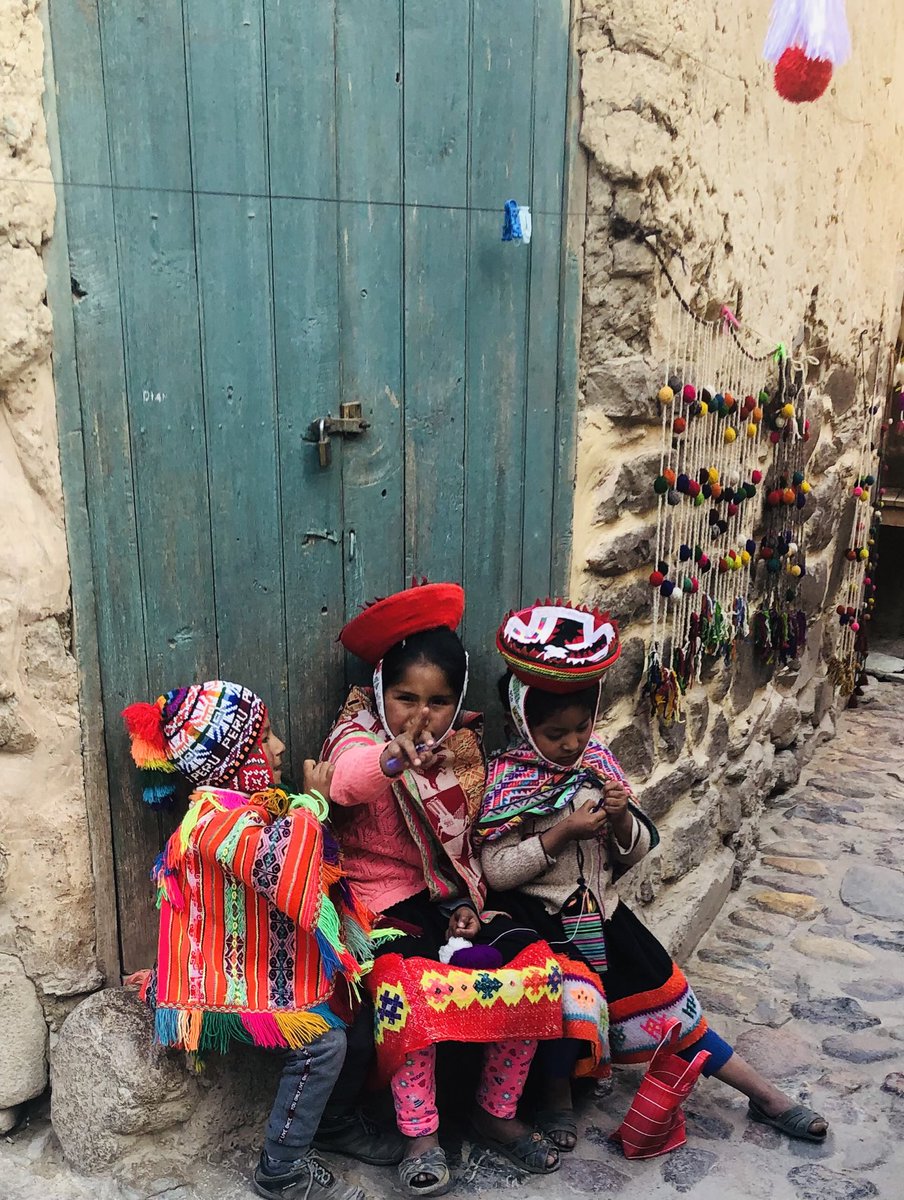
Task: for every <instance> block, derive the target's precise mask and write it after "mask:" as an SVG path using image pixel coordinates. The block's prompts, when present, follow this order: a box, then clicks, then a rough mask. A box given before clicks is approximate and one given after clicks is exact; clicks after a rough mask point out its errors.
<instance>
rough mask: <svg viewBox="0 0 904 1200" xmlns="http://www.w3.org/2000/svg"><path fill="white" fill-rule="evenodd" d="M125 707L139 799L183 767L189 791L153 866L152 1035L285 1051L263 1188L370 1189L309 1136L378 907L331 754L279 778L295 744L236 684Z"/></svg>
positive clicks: (346, 1193) (322, 1198)
mask: <svg viewBox="0 0 904 1200" xmlns="http://www.w3.org/2000/svg"><path fill="white" fill-rule="evenodd" d="M123 716H124V717H125V720H126V724H127V727H128V729H129V732H130V735H131V739H132V755H133V757H134V759H135V762H136V763H137V764H138V765H139V766H140V767H142V768H144V769H145V775H146V779H145V782H146V786H145V799H146V800H147V801H148V802H149V803H153V804H159V803H163V802H165V801H166V800H167V799H168V798H169V797H170V796H172V794H173V793H174V792H175V786H176V781H177V780H178V779H179V778H180V777H181V778H182V779H183V780H186V781H187V782H188V783H189V785H190V786H191V787H192V788H193V789H194V790H193V792H192V794H191V796H190V798H189V807H188V812H187V814H186V816H185V818H184V820H183V821H182V824H181V825H180V827H179V828H178V829H177V830H176V832H175V833H174V834H173V836H172V837H171V838H170V840H169V842H168V843H167V846H166V849H165V850H164V851H163V853H162V854H161V855H160V857H159V858H158V860H157V863H156V864H155V868H154V878H155V879H156V882H157V885H158V906H159V908H160V936H159V942H158V958H157V965H156V967H155V968H154V970H153V971H152V972H150V973H149V977H148V979H147V980H146V982H145V985H144V987H143V989H142V996H143V998H144V999H146V1000H147V1001H148V1002H149V1003H150V1004H151V1005H152V1006H153V1007H154V1009H155V1041H157V1042H159V1043H160V1044H161V1045H164V1046H177V1047H180V1048H182V1049H184V1050H188V1051H190V1052H193V1053H204V1052H205V1051H208V1050H218V1051H225V1050H227V1049H228V1048H229V1046H230V1044H231V1043H232V1042H234V1041H236V1042H246V1043H248V1042H250V1043H254V1044H255V1045H258V1046H263V1047H266V1048H268V1049H279V1050H284V1051H287V1053H286V1058H285V1065H284V1067H283V1072H282V1076H281V1078H280V1082H279V1088H278V1091H277V1094H276V1099H275V1101H274V1104H273V1109H272V1112H271V1114H270V1119H269V1122H268V1124H267V1131H266V1137H265V1140H264V1146H263V1150H262V1151H261V1156H260V1161H259V1163H258V1165H257V1167H256V1169H255V1171H254V1188H255V1191H256V1192H257V1193H258V1195H260V1196H264V1197H270V1198H276V1197H282V1198H284V1200H292V1198H294V1197H299V1198H300V1197H302V1196H303V1197H305V1200H364V1193H363V1192H362V1191H361V1189H360V1188H357V1187H351V1186H347V1185H345V1184H343V1183H342V1182H341V1181H340V1180H339V1179H337V1178H335V1177H334V1176H333V1174H332V1172H331V1171H330V1170H329V1169H328V1168H327V1167H326V1166H325V1165H324V1164H323V1163H322V1162H321V1161H320V1160H319V1159H318V1158H317V1157H316V1156H315V1155H314V1154H313V1152H312V1151H311V1149H310V1147H311V1140H312V1137H313V1134H314V1131H315V1130H316V1128H317V1123H318V1121H319V1119H320V1115H321V1112H322V1111H323V1108H324V1105H325V1104H326V1102H327V1100H328V1098H329V1095H330V1092H331V1091H332V1088H333V1084H334V1082H335V1081H336V1078H337V1076H338V1074H339V1071H340V1069H341V1067H342V1062H343V1059H344V1057H345V1031H344V1022H343V1020H341V1019H340V1016H338V1015H337V1014H336V1012H334V1011H333V1008H332V1007H331V1001H332V1004H333V1006H334V1007H335V1008H336V1009H337V1010H338V1011H340V1012H341V1011H343V1010H344V1011H345V1012H346V1014H347V1011H348V1004H347V1001H348V997H349V991H350V989H354V988H355V987H356V985H357V981H358V980H359V979H360V977H361V975H362V971H363V969H364V968H366V967H367V966H369V964H370V962H371V960H372V948H371V939H370V937H369V936H368V935H369V931H370V923H369V914H368V913H367V912H366V910H365V909H364V908H363V907H362V906H361V905H360V904H359V903H358V902H357V901H356V900H355V898H354V896H353V895H352V894H351V891H350V890H349V889H348V885H347V883H346V882H345V881H344V880H343V871H342V868H341V865H340V862H339V853H338V847H337V845H336V843H335V841H334V840H333V838H332V837H331V835H330V834H329V832H328V830H327V829H326V828H325V826H324V825H323V823H322V822H323V820H324V818H325V817H326V814H327V809H328V805H327V797H328V796H329V791H330V780H331V777H332V774H333V768H332V767H331V766H329V765H328V764H327V763H316V764H315V763H314V762H313V761H312V760H308V761H307V762H305V764H304V790H305V794H304V795H302V796H288V795H287V794H286V792H284V791H282V790H281V789H280V788H279V783H280V781H281V775H282V768H281V763H282V755H283V751H284V750H285V746H284V745H283V743H282V742H280V740H279V739H278V738H277V736H276V735H275V733H274V732H273V731H272V729H271V727H270V720H269V717H268V715H267V709H266V707H265V706H264V703H263V701H262V700H261V699H260V698H259V697H258V696H256V695H255V694H254V693H253V692H251V691H249V690H248V689H247V688H244V687H240V686H238V685H237V684H234V683H225V682H223V681H220V680H214V681H212V682H209V683H202V684H198V685H195V686H193V687H189V688H179V689H178V690H176V691H172V692H168V693H167V694H166V695H165V696H162V697H161V698H160V699H159V700H158V701H157V703H156V704H134V705H132V706H131V707H130V708H127V709H126V710H125V712H124V713H123ZM340 885H341V886H340ZM350 948H351V949H353V953H350ZM343 993H344V995H343Z"/></svg>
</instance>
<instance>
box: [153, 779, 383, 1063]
mask: <svg viewBox="0 0 904 1200" xmlns="http://www.w3.org/2000/svg"><path fill="white" fill-rule="evenodd" d="M325 815H326V803H325V801H322V800H320V799H319V798H318V797H311V796H293V797H290V796H288V795H287V794H286V793H285V792H284V791H281V790H279V789H270V790H268V791H266V792H260V793H257V794H255V795H253V796H248V795H246V794H244V793H242V792H234V791H228V790H225V789H218V788H204V789H201V790H199V791H197V792H195V793H194V794H193V795H192V796H191V798H190V801H189V809H188V813H187V814H186V816H185V818H184V820H183V821H182V824H181V826H180V827H179V828H178V829H177V830H176V832H175V833H174V834H173V836H172V837H171V838H170V840H169V842H168V843H167V846H166V849H165V850H164V851H163V853H162V854H161V855H160V857H159V858H158V860H157V863H156V864H155V867H154V871H153V877H154V879H155V880H156V883H157V888H158V907H159V909H160V935H159V943H158V958H157V966H156V968H155V970H154V971H153V972H151V973H150V975H149V977H148V979H147V980H146V982H145V984H144V987H143V989H142V994H143V997H144V998H145V999H146V1000H147V1001H148V1002H149V1003H150V1004H152V1005H153V1006H154V1007H155V1010H156V1012H155V1040H156V1041H157V1042H159V1043H161V1044H163V1045H166V1046H178V1047H181V1048H182V1049H185V1050H189V1051H201V1052H203V1051H205V1050H220V1051H223V1050H226V1049H228V1047H229V1046H230V1044H231V1043H232V1042H233V1041H239V1042H249V1043H254V1044H255V1045H258V1046H265V1047H269V1048H272V1049H279V1048H283V1049H285V1048H298V1047H300V1046H303V1045H305V1044H307V1043H309V1042H311V1041H313V1040H314V1039H315V1038H317V1037H319V1036H320V1035H321V1034H322V1033H324V1032H325V1031H326V1030H327V1029H328V1028H330V1027H337V1026H340V1025H342V1024H343V1021H342V1019H341V1017H340V1015H338V1012H337V1011H336V1010H339V1011H342V1010H343V1009H344V1011H345V1013H346V1015H347V1014H348V1006H347V1003H343V998H344V999H345V1000H347V998H348V994H349V992H350V993H352V994H357V987H358V981H359V980H360V978H361V977H362V975H363V974H364V973H365V972H366V971H367V970H369V969H370V966H371V964H372V961H373V959H372V946H373V941H372V939H377V940H379V938H380V936H381V935H380V934H379V933H372V931H371V914H370V913H369V912H368V911H367V910H366V909H365V908H364V907H363V905H361V904H359V903H358V902H357V901H356V899H355V897H354V895H353V894H352V891H351V888H350V886H349V884H348V881H347V880H346V879H345V878H344V876H343V872H342V866H341V863H340V859H339V849H338V846H337V844H336V842H335V840H334V839H333V837H332V835H331V834H330V832H329V830H328V829H327V828H326V826H325V825H324V824H323V818H324V817H325ZM384 936H385V935H384ZM342 983H344V985H347V986H343V987H341V988H340V989H339V991H338V992H337V993H336V996H337V998H336V1000H334V1002H333V1004H332V1006H331V1004H330V1001H331V997H333V994H334V990H336V988H337V985H339V984H342ZM340 993H341V995H340Z"/></svg>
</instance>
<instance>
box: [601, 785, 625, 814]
mask: <svg viewBox="0 0 904 1200" xmlns="http://www.w3.org/2000/svg"><path fill="white" fill-rule="evenodd" d="M603 808H604V809H605V810H606V812H607V814H608V815H609V817H610V818H612V820H613V822H615V821H617V820H618V819H619V817H620V816H622V815H623V814H624V813H626V812H627V811H628V789H627V788H626V787H625V785H624V784H623V783H622V782H621V780H619V779H607V780H606V783H605V786H604V788H603Z"/></svg>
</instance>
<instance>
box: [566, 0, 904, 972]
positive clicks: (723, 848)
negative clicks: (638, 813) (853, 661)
mask: <svg viewBox="0 0 904 1200" xmlns="http://www.w3.org/2000/svg"><path fill="white" fill-rule="evenodd" d="M769 8H770V0H756V2H755V3H751V2H750V0H744V2H742V3H739V4H734V5H717V4H687V3H685V0H584V13H583V20H582V22H581V35H580V50H581V57H582V67H583V71H582V86H583V100H584V111H583V124H582V140H583V143H584V145H585V147H586V149H587V151H588V154H589V159H590V171H589V215H588V221H587V230H586V244H585V255H586V261H585V287H584V311H583V331H582V345H581V366H582V376H581V386H582V402H581V412H580V435H579V452H578V489H577V499H576V520H575V561H574V578H573V590H574V591H575V592H577V593H579V594H581V595H582V596H584V597H585V598H586V599H588V600H592V601H594V602H596V603H599V604H601V605H604V606H606V607H609V608H611V609H612V611H613V612H614V613H615V614H617V615H618V616H619V617H620V618H621V620H622V627H623V631H624V640H625V653H624V656H623V659H622V662H621V663H620V664H619V665H618V667H617V668H616V670H615V671H614V672H613V674H612V678H611V680H610V682H609V684H608V686H607V689H606V705H607V708H606V711H605V713H604V719H605V728H606V730H607V733H608V736H609V737H610V738H611V740H612V743H613V746H614V747H615V749H616V751H617V752H618V754H619V755H620V756H621V757H622V758H623V760H624V762H625V766H626V767H627V769H628V771H629V773H630V774H631V776H632V778H633V779H634V780H635V781H636V782H637V783H638V784H640V785H641V787H640V788H639V791H640V794H641V796H642V798H643V801H644V803H645V805H646V807H647V808H648V809H649V810H650V812H651V813H652V815H653V816H654V817H655V818H656V819H657V820H658V821H659V823H660V825H661V827H662V831H663V834H664V837H663V846H662V849H661V850H660V851H659V852H657V854H655V855H653V856H651V858H650V860H648V862H647V863H646V864H644V865H643V866H642V868H641V869H640V870H639V871H637V872H634V873H633V874H632V876H631V877H629V878H628V880H627V881H626V886H627V888H628V891H629V892H631V893H633V895H634V898H635V899H636V900H637V901H639V902H640V905H641V910H642V911H643V910H644V909H646V913H645V915H646V916H647V917H648V918H649V919H650V921H651V923H652V924H653V925H654V927H655V928H656V929H657V931H659V932H660V933H664V935H665V939H666V940H667V941H670V942H671V944H672V948H673V949H674V950H675V952H676V953H678V954H679V955H680V954H684V953H686V952H687V951H688V950H689V949H690V948H691V947H692V946H693V944H694V943H695V941H696V939H697V938H698V937H699V936H700V934H701V933H702V931H703V929H704V928H705V926H706V925H707V924H708V923H709V921H710V920H711V919H712V917H713V915H714V913H715V911H716V910H717V909H718V907H719V905H720V904H721V903H722V902H723V900H724V897H725V895H726V894H727V891H728V889H729V888H730V887H731V885H732V883H733V882H736V881H737V879H738V877H739V873H740V871H742V870H743V867H744V865H745V863H746V862H747V861H748V860H749V858H750V855H751V852H752V839H753V832H754V829H755V825H756V821H757V818H758V817H759V815H760V813H761V811H762V808H763V805H764V804H766V803H768V799H769V797H770V796H771V795H773V794H775V793H777V792H779V791H781V790H782V789H783V788H786V787H788V786H789V785H790V784H791V783H792V782H793V781H794V779H795V778H796V776H797V774H798V772H799V770H800V764H801V761H802V760H803V759H805V758H806V756H807V755H808V754H809V753H810V752H811V750H812V748H813V745H814V741H815V739H818V738H822V737H829V736H830V735H831V733H832V731H833V728H834V711H835V699H834V696H833V694H832V691H831V689H830V688H829V686H828V684H827V682H826V680H825V671H824V662H825V659H826V657H827V654H829V653H831V647H832V645H833V638H834V634H835V628H836V623H835V621H834V620H833V609H834V593H835V589H836V588H837V586H838V582H839V578H840V574H841V572H840V570H839V569H838V563H839V547H838V542H837V540H836V539H837V534H838V530H839V529H841V530H845V529H846V528H847V529H849V528H850V524H849V522H850V506H851V505H852V504H853V500H852V499H851V498H849V497H848V499H845V492H844V490H843V488H842V486H841V485H842V483H843V482H844V481H847V482H850V476H851V473H852V471H853V469H854V468H853V461H852V460H853V453H854V447H855V444H856V440H857V438H858V437H859V433H860V426H859V422H858V415H857V409H856V407H855V406H854V403H853V401H854V387H855V381H856V377H855V374H854V367H855V359H856V351H857V344H858V343H857V335H858V333H859V331H860V330H861V329H862V328H864V327H865V326H875V325H876V323H877V322H878V321H879V320H880V318H881V316H882V312H883V306H885V315H886V321H887V329H888V337H887V343H888V342H893V340H894V337H895V334H896V332H897V327H898V323H899V314H900V305H901V291H902V278H904V277H902V270H901V267H902V245H904V241H902V239H904V208H902V206H901V203H900V196H901V194H902V185H904V159H902V156H901V152H900V150H901V144H902V142H901V129H902V125H901V121H902V114H904V78H902V76H901V72H900V70H899V69H897V68H898V64H899V63H900V61H901V53H902V51H904V10H902V8H901V6H900V4H899V2H898V0H876V2H875V3H874V4H871V5H869V6H857V7H855V8H854V9H853V11H852V12H851V18H852V20H853V21H854V26H853V36H854V56H853V59H852V61H851V63H850V64H849V65H848V66H846V67H844V68H842V69H840V70H839V71H838V72H837V73H836V78H835V81H834V82H833V84H832V87H831V88H830V90H829V92H828V93H827V94H826V95H825V96H824V97H823V98H822V99H821V100H820V101H818V102H816V103H815V104H811V105H803V106H794V105H791V104H788V103H786V102H785V101H783V100H781V99H780V98H779V97H778V96H777V95H776V93H775V92H774V90H773V87H772V81H771V69H770V68H769V67H768V66H767V64H765V63H764V62H762V60H761V58H760V49H761V46H762V43H763V39H764V36H765V32H766V28H767V25H768V17H769ZM638 226H640V227H641V228H643V229H657V230H660V231H661V233H660V234H659V235H658V238H657V241H658V244H659V247H660V250H661V251H662V252H663V253H664V255H665V257H666V258H667V260H668V261H669V264H670V266H671V269H672V271H673V274H674V275H675V277H676V280H677V281H678V282H679V283H680V284H681V286H682V289H683V293H684V295H685V297H686V298H688V299H689V300H690V301H691V302H692V304H693V305H694V306H695V308H696V310H697V311H698V312H699V313H700V314H701V315H702V314H703V313H704V312H705V310H706V308H707V305H708V304H709V303H710V302H717V304H718V305H721V304H723V303H724V304H728V305H730V306H731V307H732V308H733V309H734V310H735V311H736V312H737V313H738V315H739V316H740V317H741V318H742V319H743V320H744V321H745V322H749V325H750V326H752V327H753V329H755V330H758V331H761V332H763V333H764V334H765V336H766V337H767V338H768V339H770V340H771V344H772V345H775V343H777V342H778V341H779V340H783V341H786V342H788V343H789V344H790V343H791V342H793V341H795V340H799V339H800V338H801V336H802V335H803V334H804V329H805V327H806V339H805V341H806V345H807V347H808V348H809V352H810V353H811V354H813V355H814V356H815V357H816V358H818V360H819V362H818V366H817V367H815V368H813V370H812V371H811V375H810V380H811V382H812V383H813V384H814V385H815V388H816V393H817V395H816V398H815V400H814V402H813V405H812V408H813V411H812V412H810V413H809V415H810V418H811V421H812V424H813V432H814V436H813V438H812V440H811V442H810V444H809V447H808V449H809V451H810V454H811V457H810V460H809V464H808V475H809V476H810V478H811V479H812V481H813V484H814V492H815V500H816V506H817V511H816V514H815V515H814V516H813V517H812V518H811V520H810V521H809V522H808V525H807V529H808V533H807V551H808V578H807V579H806V580H805V583H806V586H805V587H803V588H802V593H801V594H802V601H803V603H804V605H805V607H806V608H807V611H808V613H809V615H810V618H811V629H810V635H809V645H808V649H807V652H806V654H805V655H804V656H803V658H802V660H801V662H800V665H799V669H793V670H783V671H781V672H780V673H777V674H773V673H772V672H771V671H770V670H768V669H765V670H764V669H763V668H762V667H760V666H759V664H758V663H757V662H756V661H755V660H754V658H753V655H752V652H751V648H750V647H749V646H743V647H742V648H741V651H740V653H739V655H738V658H737V661H736V662H734V663H733V664H731V665H730V666H727V667H726V666H724V665H721V666H713V667H712V669H711V670H710V671H709V672H708V678H709V682H708V684H707V685H706V686H698V687H697V688H696V689H695V690H694V691H693V692H692V693H689V696H688V699H689V703H688V706H687V719H686V721H685V723H684V724H682V725H677V726H673V727H671V728H668V729H661V728H659V727H658V726H657V723H654V722H652V721H651V720H650V717H649V712H648V706H647V702H646V701H645V700H644V699H643V698H642V697H641V696H640V690H639V689H640V681H641V678H642V674H643V671H644V655H645V647H646V645H647V643H648V638H649V633H650V625H649V617H650V604H651V600H650V597H651V591H650V588H649V585H648V583H647V575H648V574H649V572H650V570H651V569H652V563H651V558H652V550H651V548H650V538H651V534H652V533H653V531H654V522H655V512H654V506H653V504H652V501H653V499H654V497H653V493H652V489H651V483H652V479H653V476H654V475H656V474H657V473H658V464H659V444H660V433H659V426H658V414H657V412H656V408H657V405H656V403H655V400H654V399H653V398H654V397H655V393H656V391H657V390H658V388H659V386H660V385H661V383H662V371H663V362H664V357H665V350H666V348H665V341H666V328H667V313H668V308H667V290H666V287H665V285H664V284H662V282H661V280H660V277H659V274H658V271H657V269H656V264H655V261H654V258H653V256H652V254H651V253H650V251H649V250H648V249H647V248H646V247H645V246H643V245H640V244H639V243H638V242H637V241H636V240H635V239H634V238H632V237H631V235H630V230H631V229H632V228H636V227H638ZM669 248H672V250H677V251H679V252H680V258H679V257H678V256H677V255H674V254H672V253H670V251H669ZM682 260H683V263H684V266H682ZM685 268H686V269H685ZM716 311H718V308H717V309H716ZM762 348H763V347H762V345H755V349H756V351H757V352H759V353H761V352H762ZM654 422H655V423H654ZM846 521H847V525H846ZM844 536H845V537H846V533H845V535H844ZM833 567H834V569H833Z"/></svg>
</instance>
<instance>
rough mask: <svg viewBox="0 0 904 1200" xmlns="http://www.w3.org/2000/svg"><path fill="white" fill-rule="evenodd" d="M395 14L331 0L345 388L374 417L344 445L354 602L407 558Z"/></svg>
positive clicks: (377, 3) (386, 586)
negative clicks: (366, 428)
mask: <svg viewBox="0 0 904 1200" xmlns="http://www.w3.org/2000/svg"><path fill="white" fill-rule="evenodd" d="M400 20H401V17H400V3H399V0H338V2H337V9H336V54H337V60H336V103H337V152H338V164H339V177H338V186H339V195H340V197H341V203H340V206H339V247H340V252H339V255H340V256H339V327H340V331H341V333H340V336H341V343H340V345H341V356H342V364H341V371H342V396H341V398H342V399H343V400H360V401H361V403H362V405H363V407H364V414H365V417H366V419H367V420H369V421H370V422H372V429H371V430H370V431H369V432H368V433H367V434H366V435H365V436H364V437H362V438H360V439H358V440H356V441H354V442H351V441H349V442H346V444H345V447H344V452H343V463H342V481H343V495H344V502H345V546H344V552H345V602H346V611H347V612H348V613H349V614H352V613H354V612H357V611H358V609H359V608H360V607H361V606H362V605H363V604H364V603H365V602H366V601H368V600H372V599H373V598H374V597H375V596H378V595H383V596H385V595H387V594H388V593H389V592H391V591H393V590H394V589H396V588H398V587H399V586H400V584H401V582H402V578H403V569H404V547H403V540H404V516H403V511H404V509H403V504H404V499H403V486H404V470H403V465H404V451H403V445H402V429H403V423H402V406H403V404H404V395H403V377H402V319H401V318H402V286H401V285H402V273H403V272H402V214H401V210H400V208H399V207H397V206H398V204H399V203H400V201H401V200H402V172H401V124H402V117H401V58H400V54H401V25H400Z"/></svg>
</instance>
